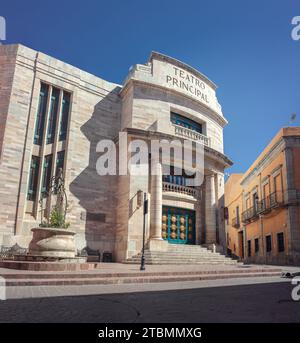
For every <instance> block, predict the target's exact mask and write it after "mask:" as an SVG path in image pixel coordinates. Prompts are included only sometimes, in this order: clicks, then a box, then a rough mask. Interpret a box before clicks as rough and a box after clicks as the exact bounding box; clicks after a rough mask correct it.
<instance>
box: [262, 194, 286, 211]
mask: <svg viewBox="0 0 300 343" xmlns="http://www.w3.org/2000/svg"><path fill="white" fill-rule="evenodd" d="M282 205H284V196H283V192H273V193H271V194H270V195H269V196H267V197H266V198H264V199H263V200H262V201H260V202H259V205H258V212H259V213H261V214H263V213H267V212H270V211H271V210H272V209H273V208H275V207H279V206H282Z"/></svg>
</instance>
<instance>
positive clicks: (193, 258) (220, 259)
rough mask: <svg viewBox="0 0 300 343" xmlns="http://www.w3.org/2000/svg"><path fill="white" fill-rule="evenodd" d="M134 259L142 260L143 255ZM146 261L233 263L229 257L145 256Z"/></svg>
mask: <svg viewBox="0 0 300 343" xmlns="http://www.w3.org/2000/svg"><path fill="white" fill-rule="evenodd" d="M132 259H141V255H140V256H139V255H136V256H133V257H131V258H129V260H132ZM145 259H148V260H150V259H160V260H174V261H175V260H176V261H181V260H199V261H224V260H225V261H232V259H231V258H228V257H222V256H220V257H218V256H168V255H165V256H162V255H145Z"/></svg>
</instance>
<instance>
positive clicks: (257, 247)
mask: <svg viewBox="0 0 300 343" xmlns="http://www.w3.org/2000/svg"><path fill="white" fill-rule="evenodd" d="M254 245H255V253H256V254H257V253H258V252H259V239H258V238H255V240H254Z"/></svg>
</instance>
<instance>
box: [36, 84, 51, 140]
mask: <svg viewBox="0 0 300 343" xmlns="http://www.w3.org/2000/svg"><path fill="white" fill-rule="evenodd" d="M48 92H49V87H48V85H46V84H44V83H42V84H41V90H40V98H39V105H38V111H37V116H36V122H35V130H34V141H33V142H34V144H38V145H41V144H42V141H43V131H44V126H45V117H46V110H47V99H48Z"/></svg>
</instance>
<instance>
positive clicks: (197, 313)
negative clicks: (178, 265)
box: [0, 283, 300, 323]
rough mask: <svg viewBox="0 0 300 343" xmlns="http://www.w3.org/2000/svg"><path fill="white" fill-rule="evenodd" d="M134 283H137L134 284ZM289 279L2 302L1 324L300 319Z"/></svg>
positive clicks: (295, 320) (298, 320) (294, 320)
mask: <svg viewBox="0 0 300 343" xmlns="http://www.w3.org/2000/svg"><path fill="white" fill-rule="evenodd" d="M132 286H133V287H134V285H132ZM292 287H293V286H292V285H291V284H290V283H271V284H256V285H239V286H226V287H213V288H198V289H189V290H172V291H157V292H156V291H155V292H137V293H126V294H124V293H123V294H106V295H85V296H69V297H49V298H30V299H10V300H6V301H0V322H2V323H3V322H27V323H29V322H56V323H57V322H64V323H66V322H96V323H118V322H127V323H132V322H144V323H151V322H156V323H171V322H182V323H206V322H219V323H222V322H298V323H299V322H300V301H298V302H294V301H293V300H292V299H291V291H292Z"/></svg>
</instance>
